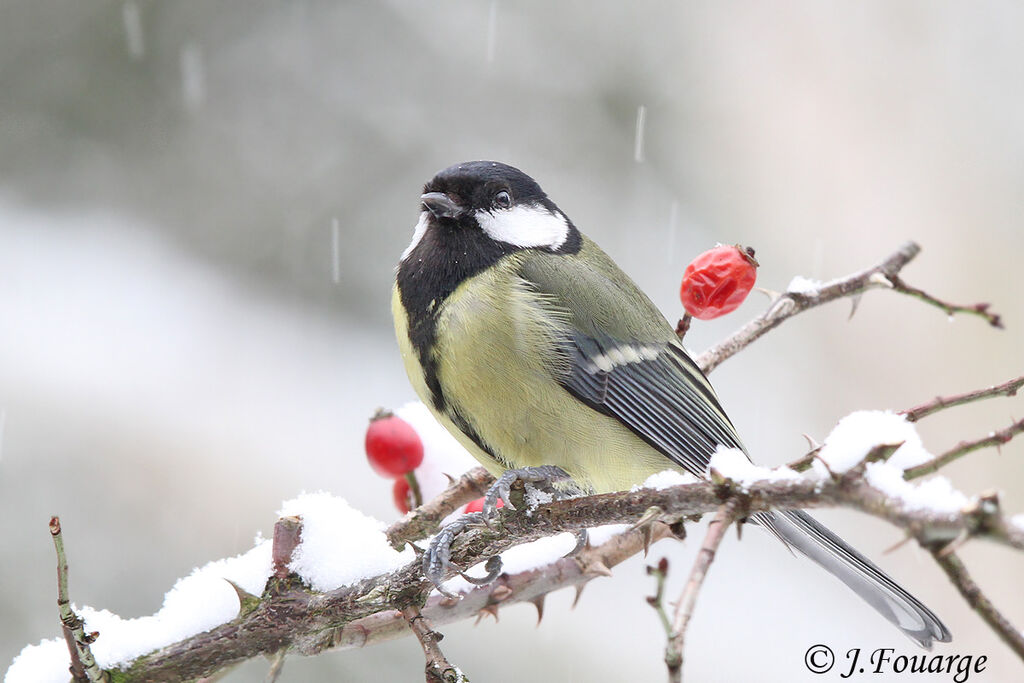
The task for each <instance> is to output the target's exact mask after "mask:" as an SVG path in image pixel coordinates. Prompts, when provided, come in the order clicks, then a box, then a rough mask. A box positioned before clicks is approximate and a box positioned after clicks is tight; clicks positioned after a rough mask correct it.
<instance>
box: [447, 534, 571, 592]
mask: <svg viewBox="0 0 1024 683" xmlns="http://www.w3.org/2000/svg"><path fill="white" fill-rule="evenodd" d="M575 547H576V537H575V536H574V535H573V534H570V533H563V534H556V535H554V536H548V537H546V538H539V539H537V540H536V541H531V542H530V543H523V544H522V545H517V546H516V547H514V548H509V549H508V550H506V551H505V552H503V553H502V554H501V564H502V571H503V572H506V573H508V574H517V573H519V572H525V571H528V570H530V569H536V568H537V567H543V566H544V565H546V564H550V563H551V562H554V561H555V560H557V559H558V558H560V557H562V556H563V555H565V554H566V553H568V552H569V551H570V550H572V549H573V548H575ZM483 566H484V563H483V562H481V563H479V564H477V565H476V566H475V567H474V568H472V569H470V570H469V571H468V572H466V573H467V574H469V575H470V576H483V575H484V573H485V572H484V569H483ZM444 587H445V590H448V591H450V592H452V593H468V592H469V591H471V590H473V588H475V586H474V585H473V584H471V583H470V582H468V581H466V580H465V579H464V578H462V577H461V576H456V577H453V578H451V579H448V580H447V581H445V582H444Z"/></svg>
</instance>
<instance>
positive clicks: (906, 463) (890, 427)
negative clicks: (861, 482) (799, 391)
mask: <svg viewBox="0 0 1024 683" xmlns="http://www.w3.org/2000/svg"><path fill="white" fill-rule="evenodd" d="M897 443H902V444H903V445H902V446H901V447H900V448H899V449H898V450H897V451H896V452H895V453H894V454H893V455H892V456H891V457H890V458H889V460H888V461H887V462H888V463H889V464H890V465H892V466H894V467H896V468H898V469H900V470H905V469H907V468H908V467H913V466H915V465H920V464H921V463H923V462H927V461H928V460H931V459H932V454H931V453H929V452H928V451H927V450H925V448H924V444H922V443H921V437H920V436H919V435H918V433H917V430H916V429H914V425H912V424H911V423H909V422H907V420H906V418H904V417H903V416H902V415H897V414H896V413H893V412H892V411H888V410H860V411H857V412H854V413H850V414H849V415H847V416H846V417H844V418H843V419H842V420H840V421H839V424H837V425H836V426H835V427H834V428H833V429H832V433H830V434H829V435H828V437H826V438H825V443H824V445H823V446H822V449H821V451H820V452H819V453H818V458H816V459H815V461H814V463H813V465H812V466H813V468H814V471H815V472H816V473H817V474H818V475H819V476H821V477H824V476H827V475H828V470H829V469H831V470H832V472H835V473H842V472H846V471H847V470H849V469H850V468H852V467H854V466H856V465H857V464H858V463H860V462H861V461H862V460H863V459H864V457H865V456H866V455H867V454H868V453H869V452H870V451H871V449H872V448H874V447H875V446H878V445H881V444H897ZM821 461H824V462H825V463H828V468H826V467H825V465H824V464H823V463H822V462H821Z"/></svg>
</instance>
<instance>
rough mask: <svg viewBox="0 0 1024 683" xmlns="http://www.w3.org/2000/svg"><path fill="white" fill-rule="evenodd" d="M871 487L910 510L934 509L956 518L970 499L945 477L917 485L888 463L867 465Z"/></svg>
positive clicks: (866, 470) (867, 476) (931, 479)
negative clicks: (898, 501)
mask: <svg viewBox="0 0 1024 683" xmlns="http://www.w3.org/2000/svg"><path fill="white" fill-rule="evenodd" d="M864 478H865V479H866V480H867V482H868V484H870V485H871V486H873V487H875V488H876V489H878V490H879V491H882V492H883V493H885V494H886V495H887V496H889V497H890V498H896V499H898V500H900V501H901V502H902V503H903V505H904V506H905V507H906V508H907V509H909V510H932V511H934V512H938V513H939V514H949V515H955V514H956V513H958V512H960V510H962V509H963V508H964V507H965V506H966V505H967V504H968V503H970V499H968V498H967V496H965V495H964V494H963V493H961V492H960V491H957V490H956V489H955V488H953V485H952V484H950V483H949V480H948V479H946V478H945V477H932V478H930V479H928V480H927V481H923V482H921V483H919V484H915V483H912V482H909V481H907V480H906V479H904V478H903V470H902V469H901V468H899V467H896V466H894V465H893V464H892V463H887V462H873V463H868V466H867V467H866V468H865V469H864Z"/></svg>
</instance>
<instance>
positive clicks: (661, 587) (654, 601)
mask: <svg viewBox="0 0 1024 683" xmlns="http://www.w3.org/2000/svg"><path fill="white" fill-rule="evenodd" d="M647 575H648V576H653V577H654V580H655V584H654V595H649V596H647V604H648V605H650V606H651V607H653V608H654V611H655V612H657V613H658V619H659V620H660V621H661V626H662V628H664V629H665V636H666V637H671V636H672V621H671V620H670V619H669V618H668V612H667V611H665V600H664V597H665V579H667V578H668V558H667V557H663V558H661V559H660V560H658V564H657V566H654V567H647Z"/></svg>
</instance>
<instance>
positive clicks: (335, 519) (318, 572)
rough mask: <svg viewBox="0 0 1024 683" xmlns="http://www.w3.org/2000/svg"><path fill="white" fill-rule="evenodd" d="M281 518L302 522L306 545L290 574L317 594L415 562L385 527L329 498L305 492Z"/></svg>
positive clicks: (297, 551) (286, 506)
mask: <svg viewBox="0 0 1024 683" xmlns="http://www.w3.org/2000/svg"><path fill="white" fill-rule="evenodd" d="M278 514H279V515H281V516H282V517H283V516H289V515H293V516H296V517H301V518H302V541H301V543H300V544H299V547H298V548H296V549H295V552H294V553H292V563H291V564H290V565H289V569H291V570H292V571H293V572H295V573H296V574H298V575H299V576H300V577H302V579H303V580H304V581H305V582H306V583H308V584H309V585H310V586H311V587H312V588H313V589H314V590H317V591H330V590H334V589H335V588H340V587H341V586H347V585H351V584H353V583H356V582H357V581H360V580H362V579H365V578H368V577H371V576H376V575H378V574H384V573H386V572H391V571H394V570H396V569H398V568H399V567H402V566H404V565H406V564H408V563H409V562H412V561H413V559H415V553H414V552H413V550H412V548H409V547H406V548H405V550H403V551H401V552H399V551H397V550H395V549H394V548H392V547H391V544H390V543H388V539H387V536H386V535H385V534H384V530H385V529H386V528H387V525H386V524H384V522H382V521H380V520H378V519H374V518H373V517H369V516H367V515H365V514H363V513H362V512H360V511H358V510H356V509H355V508H353V507H352V506H351V505H349V504H348V502H346V501H345V500H344V499H342V498H338V497H336V496H332V495H331V494H329V493H323V492H320V493H304V494H302V495H300V496H299V497H298V498H295V499H292V500H289V501H287V502H285V503H284V505H283V507H282V508H281V511H280V512H279V513H278Z"/></svg>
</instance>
